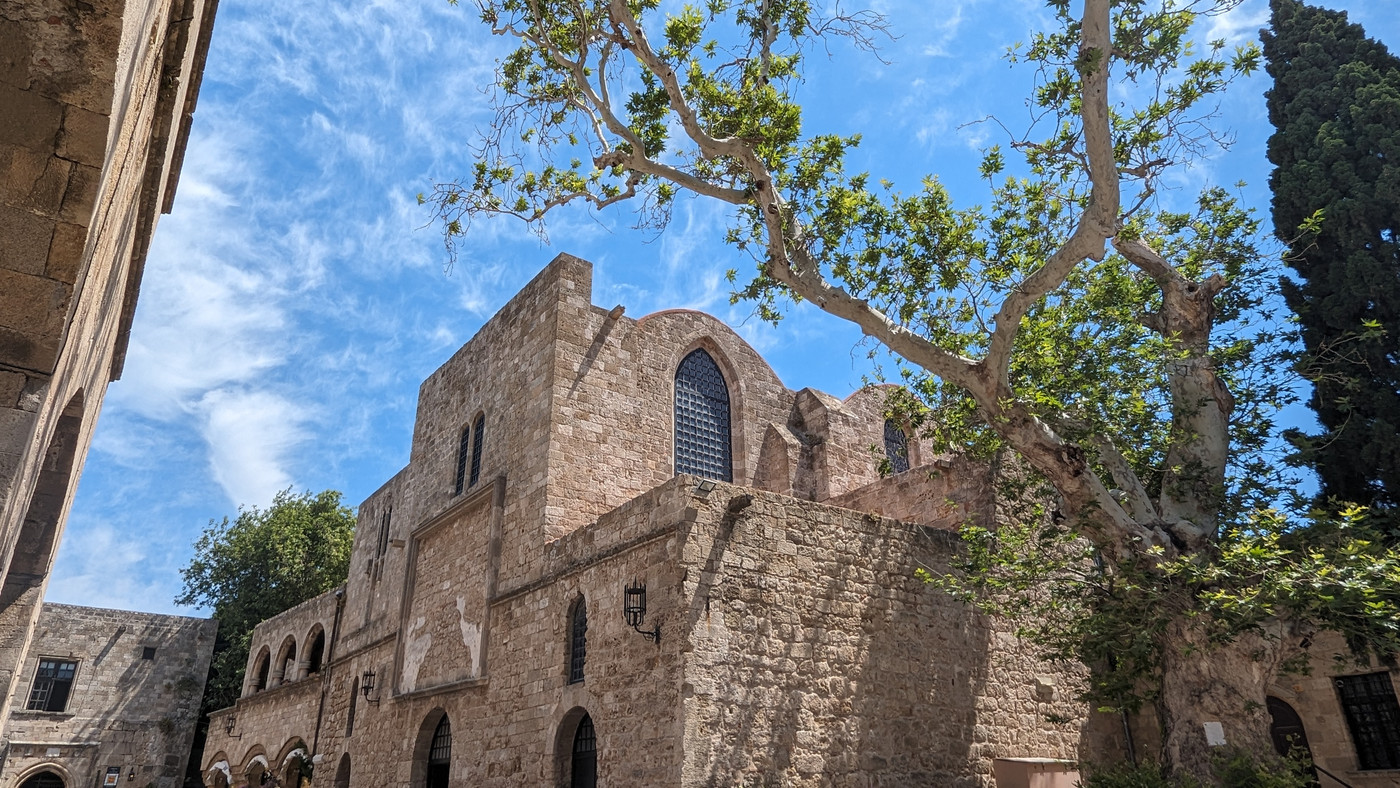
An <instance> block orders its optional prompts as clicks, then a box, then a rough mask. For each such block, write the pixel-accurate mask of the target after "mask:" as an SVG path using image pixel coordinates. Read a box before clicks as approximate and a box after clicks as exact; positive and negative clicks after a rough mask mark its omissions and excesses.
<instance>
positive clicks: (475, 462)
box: [467, 415, 486, 487]
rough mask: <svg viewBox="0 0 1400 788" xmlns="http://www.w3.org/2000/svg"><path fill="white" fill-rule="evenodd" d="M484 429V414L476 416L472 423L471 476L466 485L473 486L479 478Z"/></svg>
mask: <svg viewBox="0 0 1400 788" xmlns="http://www.w3.org/2000/svg"><path fill="white" fill-rule="evenodd" d="M485 429H486V416H485V415H481V416H477V417H476V423H475V424H473V425H472V477H471V481H469V482H467V486H468V487H475V486H476V483H477V482H478V481H480V480H481V440H482V435H481V433H482V432H484V431H485Z"/></svg>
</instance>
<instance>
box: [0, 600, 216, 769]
mask: <svg viewBox="0 0 1400 788" xmlns="http://www.w3.org/2000/svg"><path fill="white" fill-rule="evenodd" d="M217 628H218V625H217V623H216V622H214V621H211V620H209V619H203V618H187V617H184V616H166V615H155V614H151V613H132V612H128V611H125V610H101V609H97V608H88V607H74V606H71V605H57V604H53V603H46V604H45V605H44V606H43V612H42V613H41V614H40V616H39V623H38V626H37V627H36V629H35V633H34V644H33V647H32V648H31V650H30V651H31V656H30V658H29V659H28V660H26V662H25V664H24V666H23V671H22V679H21V681H20V682H19V686H18V688H17V690H16V701H15V704H14V708H13V709H12V710H11V712H10V720H9V726H8V729H7V731H6V733H7V735H8V737H9V752H8V753H7V755H6V759H5V764H4V771H3V772H0V788H11V787H12V786H18V785H19V784H20V783H22V782H23V781H24V780H26V779H28V777H29V776H30V775H33V774H35V773H38V772H40V771H50V772H53V773H56V774H58V775H59V776H61V777H63V778H64V781H65V782H66V783H67V784H68V785H70V786H87V785H100V784H101V780H102V777H103V776H104V775H106V773H107V771H108V770H109V769H117V770H119V772H120V774H121V775H122V777H121V780H122V782H123V783H124V784H135V785H140V786H147V785H153V786H155V787H156V788H176V787H177V786H179V785H181V784H182V782H183V780H184V775H185V761H186V760H187V759H188V758H189V753H190V742H191V740H192V738H193V736H194V727H195V721H196V720H197V719H198V717H199V700H200V697H201V696H202V694H203V692H204V679H205V676H207V675H208V672H209V660H210V657H211V655H212V654H213V650H214V635H215V632H216V630H217ZM148 653H149V655H150V656H149V658H147V654H148ZM40 659H49V660H58V661H65V662H74V663H76V664H77V672H76V673H75V675H74V680H73V685H72V689H71V692H70V694H69V697H68V701H67V704H66V706H65V708H64V710H63V711H61V712H57V711H29V710H26V708H25V706H26V700H27V699H28V698H29V695H30V689H31V685H32V683H33V681H34V678H35V671H36V668H37V667H38V662H39V660H40ZM128 774H134V775H135V777H134V779H133V781H130V782H129V781H128V780H127V775H128Z"/></svg>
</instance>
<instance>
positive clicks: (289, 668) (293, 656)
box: [277, 637, 297, 684]
mask: <svg viewBox="0 0 1400 788" xmlns="http://www.w3.org/2000/svg"><path fill="white" fill-rule="evenodd" d="M277 666H278V667H279V668H281V670H282V683H283V684H290V683H292V682H293V681H296V678H297V642H296V641H295V640H293V639H292V638H291V637H288V638H287V642H286V643H284V644H283V646H282V653H281V654H280V655H278V657H277Z"/></svg>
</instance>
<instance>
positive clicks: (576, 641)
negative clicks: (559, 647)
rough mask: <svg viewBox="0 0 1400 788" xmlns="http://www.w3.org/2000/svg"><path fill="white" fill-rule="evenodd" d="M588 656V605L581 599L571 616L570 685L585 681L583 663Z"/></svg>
mask: <svg viewBox="0 0 1400 788" xmlns="http://www.w3.org/2000/svg"><path fill="white" fill-rule="evenodd" d="M587 654H588V605H587V604H585V603H584V601H583V598H582V597H580V598H579V600H578V601H577V602H575V603H574V607H573V610H572V611H571V612H570V614H569V683H570V684H577V683H579V682H580V681H583V663H584V660H585V659H586V657H587Z"/></svg>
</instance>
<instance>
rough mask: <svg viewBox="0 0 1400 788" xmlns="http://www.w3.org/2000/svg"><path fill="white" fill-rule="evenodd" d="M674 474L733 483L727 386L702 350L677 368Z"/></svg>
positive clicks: (716, 365) (689, 356)
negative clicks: (687, 474) (691, 475)
mask: <svg viewBox="0 0 1400 788" xmlns="http://www.w3.org/2000/svg"><path fill="white" fill-rule="evenodd" d="M675 407H676V416H675V418H676V422H675V427H676V428H675V436H676V437H675V440H676V446H675V467H676V473H690V474H694V475H696V476H701V477H704V478H706V479H718V480H719V481H723V482H729V481H733V480H734V472H733V463H732V459H731V456H730V447H729V387H728V386H727V385H725V382H724V375H723V374H721V373H720V371H719V365H718V364H716V363H715V360H714V359H713V358H711V357H710V354H709V353H706V352H705V351H703V350H696V351H693V352H692V353H691V354H690V355H688V356H686V357H685V359H683V360H682V361H681V363H680V366H678V367H676V402H675Z"/></svg>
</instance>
